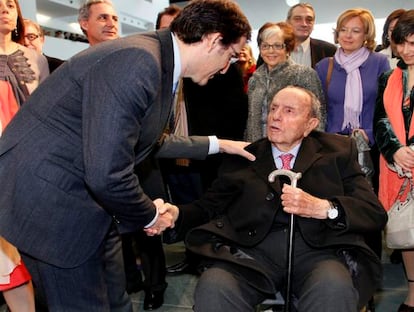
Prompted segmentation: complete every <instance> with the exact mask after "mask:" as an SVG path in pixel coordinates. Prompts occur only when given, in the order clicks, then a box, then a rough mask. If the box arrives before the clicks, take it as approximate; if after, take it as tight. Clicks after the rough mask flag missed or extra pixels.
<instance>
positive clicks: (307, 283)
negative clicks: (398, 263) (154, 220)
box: [171, 86, 387, 312]
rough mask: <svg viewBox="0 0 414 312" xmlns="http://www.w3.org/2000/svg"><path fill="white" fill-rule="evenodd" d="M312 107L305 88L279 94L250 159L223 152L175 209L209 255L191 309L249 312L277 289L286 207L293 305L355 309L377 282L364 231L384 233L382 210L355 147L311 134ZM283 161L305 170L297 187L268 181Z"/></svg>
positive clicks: (376, 264) (282, 272)
mask: <svg viewBox="0 0 414 312" xmlns="http://www.w3.org/2000/svg"><path fill="white" fill-rule="evenodd" d="M319 109H320V103H319V101H318V100H317V98H316V97H315V96H314V95H313V94H312V93H311V92H309V91H308V90H305V89H302V88H300V87H292V86H290V87H287V88H284V89H282V90H281V91H279V92H278V93H277V94H276V95H275V97H274V98H273V100H272V102H271V104H270V108H269V115H268V126H267V133H268V138H264V139H261V140H259V141H257V142H254V143H253V144H251V145H250V146H248V147H247V149H248V150H249V151H250V152H252V153H253V154H254V155H255V156H256V161H255V162H248V161H246V160H243V159H242V158H240V157H231V156H230V157H231V158H230V159H228V162H226V163H224V164H223V167H222V172H221V174H220V176H219V178H218V179H217V180H216V181H215V182H214V184H213V187H212V188H211V189H210V190H209V191H208V192H207V193H206V194H205V195H204V196H203V197H202V198H201V199H200V200H199V201H196V202H194V203H193V204H189V205H182V206H180V207H179V217H178V220H177V222H176V224H177V229H178V230H179V234H180V235H181V237H183V235H184V234H185V233H187V235H186V245H187V247H188V248H189V249H190V250H191V251H193V252H195V253H198V254H200V255H202V256H205V257H206V270H205V271H204V272H203V273H202V275H201V277H200V280H199V282H198V285H197V287H196V291H195V296H194V298H195V311H249V310H252V308H253V307H254V306H255V305H257V304H258V303H260V302H262V301H263V300H264V299H265V298H266V297H267V296H269V295H271V294H274V293H275V292H276V291H278V290H279V291H283V290H284V285H285V282H286V281H285V276H286V248H287V247H286V242H287V236H288V233H287V231H286V228H287V226H288V223H289V221H288V220H289V216H288V214H291V213H293V214H294V215H295V220H296V231H295V234H294V242H295V248H294V257H293V259H294V260H293V264H294V267H293V275H292V283H293V289H292V291H293V294H294V296H295V298H297V301H296V306H297V310H298V311H346V312H355V311H358V309H360V308H361V307H362V306H363V305H365V304H366V302H367V301H368V299H369V298H370V297H371V295H372V294H373V293H374V291H375V290H376V287H377V286H378V285H379V284H380V282H381V276H382V274H381V273H382V270H381V262H380V260H379V259H378V257H377V256H376V255H375V253H374V252H373V251H372V250H370V249H369V247H368V246H367V245H366V244H365V242H364V238H363V235H364V234H365V233H369V232H370V231H375V230H380V229H382V228H383V227H384V225H385V223H386V220H387V215H386V212H385V211H384V209H383V208H382V206H381V204H380V203H379V201H378V199H377V197H376V196H375V194H374V193H373V191H372V190H371V188H370V186H369V185H368V183H367V181H366V179H365V178H364V175H363V173H362V172H361V170H360V167H359V165H358V162H357V149H356V146H355V143H354V142H353V141H352V140H351V139H349V138H346V137H342V136H338V135H332V134H327V133H323V132H318V131H315V130H314V129H315V128H316V127H317V125H318V123H319V115H320V112H319ZM287 156H289V159H288V161H285V160H284V159H286V158H287ZM287 167H291V168H293V171H295V172H301V173H302V178H301V179H299V180H298V183H297V188H295V187H293V186H291V185H289V184H284V185H283V181H284V180H283V177H280V178H281V179H280V180H279V179H278V178H276V179H275V181H274V182H269V179H268V176H269V174H270V173H271V172H273V171H274V170H276V169H277V168H279V169H280V168H287ZM173 209H174V208H172V209H171V210H173ZM174 214H175V213H174ZM206 222H207V223H206Z"/></svg>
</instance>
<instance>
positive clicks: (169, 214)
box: [144, 198, 179, 236]
mask: <svg viewBox="0 0 414 312" xmlns="http://www.w3.org/2000/svg"><path fill="white" fill-rule="evenodd" d="M154 205H155V207H156V208H157V212H158V217H157V219H156V220H155V222H154V224H153V225H151V226H150V227H147V228H145V229H144V231H145V232H146V233H147V235H148V236H154V235H159V234H161V233H162V232H164V231H165V230H166V229H167V228H174V225H175V221H177V218H178V214H179V210H178V207H177V206H175V205H172V204H170V203H165V202H164V201H163V200H162V199H160V198H157V199H156V200H154Z"/></svg>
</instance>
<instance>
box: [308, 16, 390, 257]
mask: <svg viewBox="0 0 414 312" xmlns="http://www.w3.org/2000/svg"><path fill="white" fill-rule="evenodd" d="M334 36H335V43H337V44H339V46H340V47H339V48H338V50H337V51H336V53H335V55H334V57H333V58H325V59H323V60H321V61H320V62H319V63H318V64H316V67H315V69H316V71H317V73H318V76H319V78H320V80H321V82H322V86H323V87H324V92H325V97H326V102H327V108H326V116H327V120H326V131H327V132H332V133H338V134H344V135H351V134H352V133H353V132H354V131H355V130H358V131H359V132H360V133H361V134H362V136H363V137H364V138H365V140H366V142H367V143H368V144H369V146H370V148H371V151H370V152H371V158H372V161H373V163H374V169H375V171H376V172H375V173H374V176H373V177H372V184H373V188H374V190H375V191H377V190H378V171H379V170H378V163H379V152H378V148H377V147H376V144H375V139H374V135H373V119H374V109H375V101H376V97H377V92H378V91H377V90H378V78H379V76H380V75H381V74H382V73H383V72H385V71H388V70H389V69H390V65H389V62H388V59H387V57H386V56H385V55H383V54H380V53H376V52H374V49H375V47H376V43H375V24H374V17H373V16H372V14H371V12H370V11H368V10H365V9H360V8H356V9H349V10H346V11H344V12H343V13H342V14H341V15H340V16H339V17H338V19H337V23H336V29H335V32H334ZM330 63H331V66H330ZM329 67H331V69H329ZM329 77H330V79H329ZM366 241H367V244H368V245H369V246H370V247H371V248H372V249H373V251H374V252H375V253H376V254H377V255H378V256H381V251H382V238H381V233H380V232H378V233H375V235H372V237H366Z"/></svg>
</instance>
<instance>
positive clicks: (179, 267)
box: [166, 259, 200, 275]
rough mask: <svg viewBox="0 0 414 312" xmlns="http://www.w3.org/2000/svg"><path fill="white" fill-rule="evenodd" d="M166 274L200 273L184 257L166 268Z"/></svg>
mask: <svg viewBox="0 0 414 312" xmlns="http://www.w3.org/2000/svg"><path fill="white" fill-rule="evenodd" d="M166 270H167V274H171V275H178V274H192V275H200V273H199V272H198V271H197V269H196V268H195V267H194V266H193V265H191V264H189V263H188V261H187V260H186V259H184V260H183V261H181V262H179V263H176V264H173V265H171V266H169V267H167V268H166Z"/></svg>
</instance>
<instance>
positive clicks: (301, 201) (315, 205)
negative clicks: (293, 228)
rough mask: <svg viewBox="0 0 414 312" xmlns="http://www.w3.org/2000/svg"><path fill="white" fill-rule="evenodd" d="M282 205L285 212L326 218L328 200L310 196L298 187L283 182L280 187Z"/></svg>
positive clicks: (306, 216)
mask: <svg viewBox="0 0 414 312" xmlns="http://www.w3.org/2000/svg"><path fill="white" fill-rule="evenodd" d="M280 198H281V199H282V206H283V210H284V211H285V212H287V213H293V214H295V215H298V216H301V217H305V218H315V219H326V218H327V217H328V209H329V207H330V204H329V201H328V200H326V199H320V198H318V197H315V196H312V195H310V194H308V193H306V192H304V191H303V190H301V189H300V188H295V187H293V186H291V185H288V184H285V185H283V189H282V196H281V197H280Z"/></svg>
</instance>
